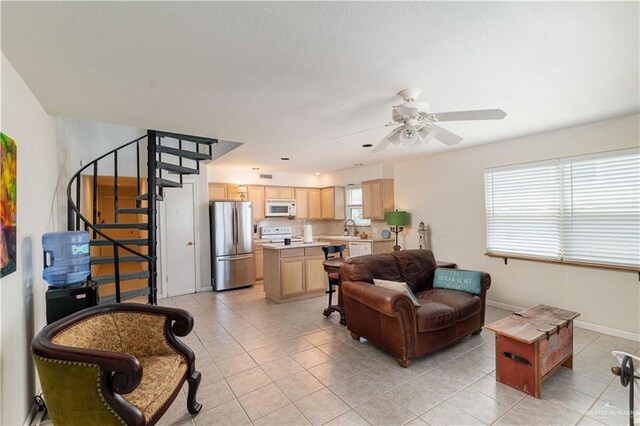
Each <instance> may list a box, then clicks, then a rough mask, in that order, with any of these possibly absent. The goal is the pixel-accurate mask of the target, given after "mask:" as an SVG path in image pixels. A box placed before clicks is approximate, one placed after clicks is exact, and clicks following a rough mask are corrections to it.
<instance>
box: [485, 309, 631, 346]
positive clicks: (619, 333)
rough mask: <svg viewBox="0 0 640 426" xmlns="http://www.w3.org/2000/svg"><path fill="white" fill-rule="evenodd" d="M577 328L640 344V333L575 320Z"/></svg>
mask: <svg viewBox="0 0 640 426" xmlns="http://www.w3.org/2000/svg"><path fill="white" fill-rule="evenodd" d="M487 305H489V306H493V307H494V308H500V309H506V310H508V311H514V312H515V311H522V310H523V309H525V308H523V307H522V306H516V305H510V304H508V303H502V302H496V301H495V300H487ZM574 324H575V326H576V327H580V328H584V329H585V330H591V331H595V332H598V333H602V334H608V335H610V336H615V337H621V338H623V339H627V340H633V341H634V342H640V333H632V332H630V331H625V330H620V329H618V328H613V327H607V326H604V325H600V324H593V323H591V322H587V321H580V320H575V321H574Z"/></svg>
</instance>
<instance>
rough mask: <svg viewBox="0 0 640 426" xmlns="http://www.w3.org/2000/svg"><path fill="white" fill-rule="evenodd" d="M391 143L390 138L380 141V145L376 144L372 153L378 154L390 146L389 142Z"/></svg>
mask: <svg viewBox="0 0 640 426" xmlns="http://www.w3.org/2000/svg"><path fill="white" fill-rule="evenodd" d="M390 143H391V141H390V140H389V139H386V138H385V139H382V140H381V141H380V143H379V144H378V145H376V147H375V148H373V151H371V153H372V154H376V153H378V152H380V151H383V150H384V149H385V148H386V147H388V146H389V144H390Z"/></svg>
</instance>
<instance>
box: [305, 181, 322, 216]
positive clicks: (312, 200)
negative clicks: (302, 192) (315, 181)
mask: <svg viewBox="0 0 640 426" xmlns="http://www.w3.org/2000/svg"><path fill="white" fill-rule="evenodd" d="M308 193H309V211H308V214H307V219H322V191H320V190H319V189H315V188H309V190H308Z"/></svg>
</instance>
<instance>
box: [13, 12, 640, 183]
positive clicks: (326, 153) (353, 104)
mask: <svg viewBox="0 0 640 426" xmlns="http://www.w3.org/2000/svg"><path fill="white" fill-rule="evenodd" d="M1 7H2V13H1V16H2V27H1V30H2V51H3V53H4V54H5V56H6V57H7V58H8V59H9V61H10V62H11V63H12V64H13V65H14V67H15V68H16V69H17V70H18V72H19V73H20V74H21V76H22V77H23V78H24V80H25V81H26V82H27V84H28V85H29V87H30V88H31V89H32V91H33V92H34V94H35V95H36V97H37V98H38V99H39V100H40V102H41V103H42V105H43V106H44V108H45V109H46V110H47V111H48V112H49V113H50V114H52V115H62V116H72V117H80V118H85V119H90V120H97V121H105V122H113V123H119V124H124V125H130V126H136V127H139V128H156V129H162V130H167V131H176V132H183V133H190V134H195V135H202V136H210V137H217V138H220V139H226V140H233V141H239V142H244V143H245V145H243V146H242V147H241V148H239V149H237V150H235V151H233V152H231V153H230V154H228V155H226V156H225V157H223V158H221V159H220V160H218V161H220V165H222V166H225V167H244V168H247V169H249V168H251V167H261V169H262V170H264V171H286V172H316V171H318V172H328V171H332V170H339V169H344V168H348V167H351V166H353V164H354V163H365V164H372V163H378V162H381V161H392V160H394V159H399V158H403V157H404V158H406V157H407V156H414V155H417V154H426V153H430V152H436V151H440V150H443V149H445V147H444V145H442V144H441V143H439V142H435V141H434V142H431V143H430V145H428V146H427V147H424V148H421V149H418V150H411V149H403V148H396V147H392V148H389V149H387V150H386V151H384V152H382V153H380V154H376V155H373V154H370V153H369V151H370V150H371V148H369V149H363V148H361V144H364V143H374V144H375V143H377V142H378V141H379V140H380V139H381V138H382V137H384V135H385V134H386V133H387V132H388V129H384V128H383V129H378V130H372V131H370V132H368V133H364V134H360V135H357V136H353V137H348V138H344V139H339V140H336V141H331V140H330V139H331V138H333V137H335V136H339V135H342V134H345V133H350V132H353V131H356V130H359V129H363V128H367V127H372V126H375V125H381V124H385V123H387V122H388V121H389V119H390V113H391V106H392V105H394V104H396V103H398V102H399V98H397V97H395V96H394V95H395V93H397V92H398V91H399V90H401V89H403V88H406V87H412V86H418V87H421V88H422V89H423V94H422V95H421V97H420V100H423V101H426V102H429V103H430V104H431V110H432V111H434V112H441V111H449V110H462V109H480V108H502V109H504V110H505V111H506V112H507V114H508V115H507V117H506V119H505V120H503V121H488V122H465V123H451V124H449V123H447V124H446V125H444V124H443V127H445V128H447V129H448V130H451V131H454V132H456V133H458V134H460V135H461V136H463V137H464V138H465V140H464V141H463V142H462V143H461V144H460V145H459V147H468V146H470V145H472V144H479V143H488V142H494V141H499V140H504V139H508V138H512V137H516V136H522V135H527V134H532V133H539V132H543V131H547V130H553V129H557V128H562V127H568V126H572V125H576V124H582V123H586V122H592V121H598V120H602V119H607V118H611V117H616V116H621V115H626V114H630V113H634V112H637V111H638V110H639V99H638V98H639V95H638V93H639V90H640V88H639V83H638V80H639V69H638V67H639V65H638V64H639V57H638V56H639V53H638V52H639V42H638V34H639V23H638V21H639V3H638V2H627V3H611V2H592V3H577V2H562V3H554V2H534V3H517V2H516V3H512V2H509V3H507V2H496V3H485V2H476V3H472V2H464V3H459V2H442V3H440V2H430V3H396V2H384V3H369V2H353V3H342V2H328V3H317V2H313V3H312V2H279V3H272V2H257V3H239V2H232V3H227V2H224V3H213V2H189V3H184V2H118V3H116V2H73V3H71V2H69V3H67V2H38V3H31V2H24V3H22V2H2V3H1ZM9 107H10V106H9ZM122 142H123V143H124V142H125V141H122ZM88 143H90V142H88ZM284 156H287V157H291V161H289V162H282V161H280V160H279V157H284Z"/></svg>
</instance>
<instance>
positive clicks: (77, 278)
mask: <svg viewBox="0 0 640 426" xmlns="http://www.w3.org/2000/svg"><path fill="white" fill-rule="evenodd" d="M42 250H43V263H44V270H43V272H42V278H43V279H44V280H45V281H47V282H48V283H49V289H48V290H47V292H46V296H45V297H46V303H47V324H51V323H52V322H54V321H57V320H59V319H61V318H64V317H66V316H68V315H71V314H72V313H74V312H77V311H80V310H82V309H85V308H89V307H91V306H96V305H97V304H98V286H97V285H96V284H95V283H92V282H89V281H87V277H89V274H90V272H91V270H90V268H91V265H90V263H89V262H90V258H89V233H88V232H84V231H69V232H49V233H46V234H44V235H43V236H42Z"/></svg>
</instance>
